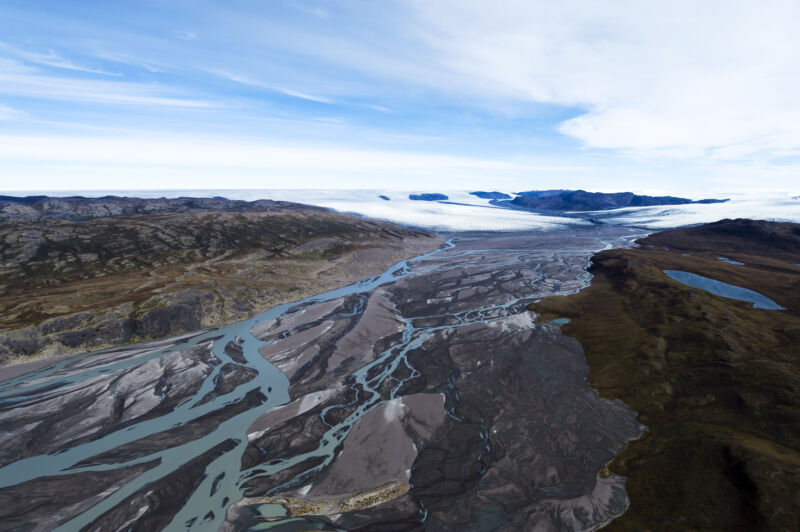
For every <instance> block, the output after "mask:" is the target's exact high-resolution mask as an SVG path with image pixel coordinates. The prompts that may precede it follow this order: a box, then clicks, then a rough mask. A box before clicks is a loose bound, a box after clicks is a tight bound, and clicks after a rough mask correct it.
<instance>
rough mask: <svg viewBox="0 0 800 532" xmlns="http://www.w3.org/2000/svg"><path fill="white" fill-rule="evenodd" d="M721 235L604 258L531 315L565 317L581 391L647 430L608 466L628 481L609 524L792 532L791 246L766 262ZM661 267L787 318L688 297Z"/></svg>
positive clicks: (795, 280)
mask: <svg viewBox="0 0 800 532" xmlns="http://www.w3.org/2000/svg"><path fill="white" fill-rule="evenodd" d="M782 225H786V224H782ZM790 225H791V224H790ZM790 229H791V228H790ZM752 238H757V235H755V236H753V237H752ZM727 241H728V243H729V244H730V245H726V237H725V235H724V234H722V235H720V234H715V236H714V238H713V239H706V238H703V234H702V233H701V232H699V231H697V230H695V231H694V232H692V230H689V231H686V230H683V231H673V232H665V233H660V234H658V235H655V237H650V238H649V239H646V240H644V241H643V242H642V247H641V248H636V249H628V250H611V251H605V252H602V253H600V254H598V255H596V256H595V257H594V258H593V266H592V268H591V271H592V273H593V274H594V279H593V280H592V284H591V287H590V288H588V289H587V290H585V291H583V292H580V293H578V294H575V295H573V296H569V297H562V298H551V299H547V300H544V301H542V302H539V303H536V304H534V305H531V307H530V308H531V310H534V311H536V312H538V313H540V314H542V316H541V319H543V320H546V319H553V318H559V317H568V318H571V319H572V321H571V322H570V323H569V324H567V325H565V326H564V327H563V329H562V330H563V332H564V333H565V334H567V335H570V336H574V337H575V338H577V339H578V340H579V341H580V342H581V344H582V345H583V348H584V350H585V353H586V357H587V360H588V362H589V365H590V367H591V372H590V382H591V384H592V386H594V387H596V388H597V389H598V390H599V391H600V394H601V395H602V396H603V397H606V398H613V399H622V400H623V401H624V402H625V403H626V404H628V405H629V406H630V407H631V408H633V409H634V410H636V411H637V412H638V413H639V419H640V421H641V422H642V423H644V424H645V425H647V426H648V431H647V433H646V434H645V435H644V436H643V437H642V438H641V439H640V440H637V441H634V442H631V444H630V445H629V447H628V448H627V449H626V450H625V451H624V452H622V453H621V454H620V455H619V456H618V457H617V459H616V460H614V461H613V462H612V463H611V464H610V466H609V468H610V470H611V471H612V472H615V473H619V474H621V475H625V476H626V477H628V482H627V488H626V489H627V491H628V493H629V495H630V499H631V506H630V509H629V510H628V512H627V513H626V514H624V515H623V516H622V517H620V518H619V519H617V520H615V521H613V522H612V523H611V525H610V526H609V529H611V530H758V529H769V530H797V529H798V527H800V388H799V386H800V384H799V383H800V267H797V266H796V264H797V263H800V245H795V247H793V246H792V245H791V244H792V243H791V241H790V242H789V244H790V245H788V246H784V247H783V248H782V249H781V250H780V253H777V254H776V255H778V256H777V257H775V256H770V254H769V253H768V252H767V251H766V250H764V249H759V248H760V247H763V246H758V245H756V244H754V245H753V246H751V247H750V249H755V250H756V251H755V252H751V253H748V252H747V249H748V247H747V246H743V245H740V244H742V242H743V240H742V238H741V237H740V236H738V235H733V236H731V237H729V238H728V239H727ZM745 242H746V240H745ZM734 244H735V245H734ZM665 248H667V249H665ZM720 256H723V257H728V258H732V259H735V260H738V261H741V262H744V263H745V265H744V266H736V265H731V264H726V263H724V262H721V261H719V260H717V257H720ZM664 269H677V270H686V271H690V272H694V273H698V274H700V275H705V276H708V277H712V278H714V279H718V280H721V281H724V282H728V283H731V284H736V285H739V286H744V287H746V288H750V289H753V290H756V291H758V292H761V293H763V294H764V295H766V296H768V297H770V298H771V299H773V300H775V301H776V302H778V303H779V304H780V305H782V306H784V307H786V308H787V310H785V311H771V310H757V309H753V308H752V307H751V305H750V304H748V303H745V302H737V301H733V300H730V299H725V298H721V297H717V296H714V295H711V294H709V293H707V292H704V291H701V290H696V289H692V288H690V287H688V286H686V285H682V284H680V283H678V282H675V281H673V280H671V279H669V278H668V277H667V276H666V275H664V274H663V272H662V271H663V270H664Z"/></svg>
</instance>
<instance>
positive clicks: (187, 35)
mask: <svg viewBox="0 0 800 532" xmlns="http://www.w3.org/2000/svg"><path fill="white" fill-rule="evenodd" d="M172 36H173V37H175V38H176V39H180V40H181V41H196V40H197V39H198V36H197V34H196V33H195V32H193V31H178V30H176V31H173V32H172Z"/></svg>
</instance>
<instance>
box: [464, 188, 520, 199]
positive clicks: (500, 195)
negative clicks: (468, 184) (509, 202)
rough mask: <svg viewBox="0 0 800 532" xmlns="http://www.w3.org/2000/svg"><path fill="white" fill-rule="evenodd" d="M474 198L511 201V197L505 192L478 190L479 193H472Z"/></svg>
mask: <svg viewBox="0 0 800 532" xmlns="http://www.w3.org/2000/svg"><path fill="white" fill-rule="evenodd" d="M470 194H472V195H473V196H477V197H479V198H481V199H491V200H498V199H511V196H510V195H508V194H506V193H505V192H497V191H494V192H484V191H482V190H478V191H477V192H470Z"/></svg>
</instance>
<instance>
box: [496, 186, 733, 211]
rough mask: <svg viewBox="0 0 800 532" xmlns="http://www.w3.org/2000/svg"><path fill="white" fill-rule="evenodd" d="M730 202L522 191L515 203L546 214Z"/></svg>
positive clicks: (565, 191)
mask: <svg viewBox="0 0 800 532" xmlns="http://www.w3.org/2000/svg"><path fill="white" fill-rule="evenodd" d="M724 201H727V200H716V199H704V200H700V201H696V202H695V201H692V200H690V199H687V198H678V197H675V196H640V195H637V194H634V193H633V192H616V193H611V194H607V193H603V192H586V191H585V190H546V191H530V192H520V193H519V195H518V196H517V197H516V198H514V199H513V200H511V202H510V203H511V204H512V205H514V206H516V207H521V208H524V209H534V210H546V211H601V210H606V209H617V208H620V207H645V206H649V205H682V204H687V203H721V202H724Z"/></svg>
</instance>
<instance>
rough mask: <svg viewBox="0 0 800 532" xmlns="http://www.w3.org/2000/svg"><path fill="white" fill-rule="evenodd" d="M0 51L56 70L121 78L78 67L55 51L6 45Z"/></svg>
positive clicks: (100, 70) (107, 72)
mask: <svg viewBox="0 0 800 532" xmlns="http://www.w3.org/2000/svg"><path fill="white" fill-rule="evenodd" d="M0 50H2V51H5V52H6V53H10V54H13V55H15V56H17V57H19V58H21V59H24V60H25V61H27V62H30V63H35V64H38V65H45V66H50V67H55V68H61V69H64V70H74V71H77V72H88V73H90V74H102V75H104V76H117V77H118V76H120V75H121V74H119V73H118V72H109V71H107V70H103V69H100V68H92V67H88V66H83V65H78V64H76V63H74V62H72V61H71V60H70V59H67V58H65V57H63V56H61V55H59V54H57V53H56V52H54V51H53V50H47V52H32V51H29V50H21V49H19V48H15V47H13V46H9V45H8V44H6V43H0Z"/></svg>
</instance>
